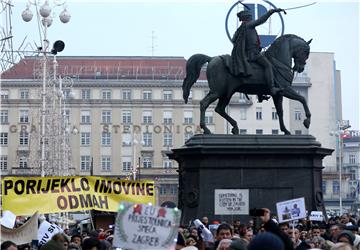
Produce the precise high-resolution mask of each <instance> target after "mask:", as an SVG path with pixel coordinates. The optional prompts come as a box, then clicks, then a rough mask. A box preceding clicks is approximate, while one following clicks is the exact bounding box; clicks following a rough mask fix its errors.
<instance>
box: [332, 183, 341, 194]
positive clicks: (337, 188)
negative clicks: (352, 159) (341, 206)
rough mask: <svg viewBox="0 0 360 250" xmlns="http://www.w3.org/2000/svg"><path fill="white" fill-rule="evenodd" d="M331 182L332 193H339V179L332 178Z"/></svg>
mask: <svg viewBox="0 0 360 250" xmlns="http://www.w3.org/2000/svg"><path fill="white" fill-rule="evenodd" d="M332 184H333V186H332V188H333V194H339V193H340V185H339V181H337V180H334V181H333V183H332Z"/></svg>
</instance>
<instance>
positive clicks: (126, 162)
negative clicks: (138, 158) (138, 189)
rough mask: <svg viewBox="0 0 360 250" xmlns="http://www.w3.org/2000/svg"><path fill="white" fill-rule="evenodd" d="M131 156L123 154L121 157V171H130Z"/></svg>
mask: <svg viewBox="0 0 360 250" xmlns="http://www.w3.org/2000/svg"><path fill="white" fill-rule="evenodd" d="M131 165H132V164H131V157H130V156H124V157H123V158H122V170H123V171H130V170H131Z"/></svg>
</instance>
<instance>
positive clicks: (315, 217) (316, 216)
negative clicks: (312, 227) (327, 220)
mask: <svg viewBox="0 0 360 250" xmlns="http://www.w3.org/2000/svg"><path fill="white" fill-rule="evenodd" d="M309 220H311V221H323V220H324V215H323V212H321V211H311V213H310V216H309Z"/></svg>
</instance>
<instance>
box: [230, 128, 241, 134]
mask: <svg viewBox="0 0 360 250" xmlns="http://www.w3.org/2000/svg"><path fill="white" fill-rule="evenodd" d="M231 133H232V134H233V135H238V134H239V128H232V129H231Z"/></svg>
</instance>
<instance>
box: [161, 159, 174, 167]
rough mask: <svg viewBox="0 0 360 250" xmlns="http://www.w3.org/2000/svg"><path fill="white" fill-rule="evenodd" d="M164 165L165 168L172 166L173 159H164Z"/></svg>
mask: <svg viewBox="0 0 360 250" xmlns="http://www.w3.org/2000/svg"><path fill="white" fill-rule="evenodd" d="M163 167H164V168H172V167H173V162H172V160H167V159H166V160H164V161H163Z"/></svg>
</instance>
